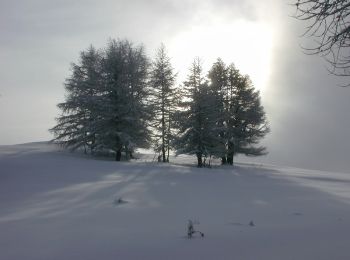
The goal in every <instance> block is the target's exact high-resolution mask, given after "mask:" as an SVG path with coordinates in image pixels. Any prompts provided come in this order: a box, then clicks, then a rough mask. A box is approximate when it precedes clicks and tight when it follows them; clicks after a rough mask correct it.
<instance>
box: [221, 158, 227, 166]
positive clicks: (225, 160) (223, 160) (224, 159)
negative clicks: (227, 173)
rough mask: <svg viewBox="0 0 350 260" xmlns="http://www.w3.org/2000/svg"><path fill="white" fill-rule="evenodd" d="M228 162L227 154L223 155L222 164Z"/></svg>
mask: <svg viewBox="0 0 350 260" xmlns="http://www.w3.org/2000/svg"><path fill="white" fill-rule="evenodd" d="M226 163H227V159H226V156H223V157H221V164H226Z"/></svg>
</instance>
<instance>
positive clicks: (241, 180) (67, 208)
mask: <svg viewBox="0 0 350 260" xmlns="http://www.w3.org/2000/svg"><path fill="white" fill-rule="evenodd" d="M152 158H153V156H152V155H148V156H144V157H142V159H139V160H137V161H135V162H130V163H127V162H121V163H116V162H114V161H108V160H97V159H92V158H89V157H84V156H81V155H76V154H71V153H68V152H64V151H60V150H59V149H57V148H56V147H55V146H53V145H47V144H44V143H32V144H26V145H16V146H0V259H4V260H15V259H16V260H18V259H26V260H39V259H43V260H44V259H45V260H47V259H57V260H58V259H59V260H62V259H65V260H69V259H75V260H76V259H84V260H87V259H91V260H97V259H104V260H108V259H113V260H115V259H143V260H144V259H152V260H156V259H239V260H241V259H247V260H248V259H249V260H255V259H259V260H262V259H266V260H273V259H276V260H287V259H298V260H301V259H308V260H309V259H315V260H316V259H317V260H322V259H325V260H326V259H327V260H330V259H331V260H336V259H344V260H346V259H350V174H345V173H344V174H341V173H328V172H319V171H310V170H301V169H295V168H281V167H276V166H263V165H249V164H238V165H237V166H235V167H234V168H232V167H214V168H212V169H207V168H205V169H198V168H196V167H190V166H183V165H180V163H181V162H183V161H186V163H187V164H188V163H189V162H193V163H194V162H195V160H194V159H193V158H191V157H180V158H177V159H176V160H175V161H176V164H165V165H164V164H158V163H155V162H147V161H151V160H152ZM187 164H186V165H187ZM118 199H121V200H122V203H118ZM189 219H192V220H195V221H196V222H197V223H199V224H197V225H196V226H195V228H197V229H198V230H200V231H202V232H204V234H205V237H204V238H201V237H195V238H194V239H188V238H187V237H186V229H187V222H188V220H189ZM251 221H252V222H253V223H254V226H251V225H249V223H250V222H251Z"/></svg>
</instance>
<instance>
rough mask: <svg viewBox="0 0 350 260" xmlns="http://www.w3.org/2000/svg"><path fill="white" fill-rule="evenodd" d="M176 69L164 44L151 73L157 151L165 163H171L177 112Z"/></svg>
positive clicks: (153, 120) (158, 52)
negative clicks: (173, 123)
mask: <svg viewBox="0 0 350 260" xmlns="http://www.w3.org/2000/svg"><path fill="white" fill-rule="evenodd" d="M175 78H176V75H175V74H174V69H173V67H172V66H171V63H170V58H169V57H168V55H167V53H166V49H165V46H164V44H162V45H161V46H160V48H159V49H158V50H157V53H156V57H155V60H154V61H153V64H152V69H151V72H150V86H151V88H152V100H151V103H152V108H153V119H152V126H153V128H154V130H155V132H154V134H153V135H154V143H155V150H156V151H158V152H161V157H162V161H163V162H169V151H170V140H171V135H172V117H173V113H174V111H175V102H176V99H175V96H176V95H175V88H174V84H175Z"/></svg>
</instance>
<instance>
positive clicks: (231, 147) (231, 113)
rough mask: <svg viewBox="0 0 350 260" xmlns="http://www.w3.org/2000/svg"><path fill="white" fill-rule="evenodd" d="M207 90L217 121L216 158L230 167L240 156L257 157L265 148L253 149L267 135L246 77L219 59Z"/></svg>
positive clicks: (256, 94)
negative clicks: (210, 96) (235, 157)
mask: <svg viewBox="0 0 350 260" xmlns="http://www.w3.org/2000/svg"><path fill="white" fill-rule="evenodd" d="M208 77H209V79H210V89H211V91H212V93H213V96H214V97H215V105H214V106H213V111H212V113H213V114H214V118H216V128H217V134H218V140H219V147H222V149H219V150H218V153H217V154H216V156H217V157H220V158H221V162H222V164H226V163H228V164H231V165H232V164H233V157H234V155H237V154H239V153H241V154H245V155H248V156H258V155H263V154H265V153H266V148H265V147H262V146H258V147H257V146H256V145H257V144H258V143H259V141H260V139H261V138H262V137H264V136H265V135H266V133H268V132H269V127H268V123H267V120H266V116H265V112H264V108H263V107H262V105H261V102H260V94H259V92H258V91H256V90H255V89H254V87H253V84H252V82H251V81H250V79H249V77H248V76H242V75H241V74H240V72H239V70H238V69H236V68H235V66H234V65H233V64H231V65H229V66H226V65H225V63H224V62H223V61H222V60H221V59H218V60H217V61H216V62H215V63H214V64H213V66H212V68H211V70H210V71H209V74H208Z"/></svg>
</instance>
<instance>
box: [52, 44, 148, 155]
mask: <svg viewBox="0 0 350 260" xmlns="http://www.w3.org/2000/svg"><path fill="white" fill-rule="evenodd" d="M148 65H149V64H148V60H147V58H146V55H145V53H144V50H143V48H142V47H134V46H133V45H132V43H131V42H129V41H127V40H124V41H121V40H118V41H116V40H110V42H109V44H108V46H107V48H106V49H105V50H102V51H96V50H95V49H94V48H93V47H90V49H89V50H88V51H86V52H82V53H81V57H80V62H79V63H78V64H73V65H72V71H73V73H72V75H71V76H70V77H69V78H68V79H67V80H66V84H65V86H66V90H67V92H68V94H67V97H66V101H65V102H64V103H61V104H59V105H58V107H59V108H60V109H61V110H62V115H61V116H60V117H59V118H58V119H57V121H58V124H57V125H56V126H55V127H54V128H52V129H51V131H52V132H53V133H54V134H55V139H54V141H59V142H60V143H62V144H63V145H64V146H66V147H69V148H71V149H73V150H74V149H77V148H80V147H86V146H89V147H90V148H91V150H96V151H101V150H112V151H114V152H115V153H116V160H117V161H119V160H120V159H121V154H122V152H123V151H124V152H125V153H126V156H127V157H130V156H132V152H133V150H134V148H135V147H136V146H138V147H146V146H147V145H148V144H149V141H150V132H149V129H148V125H147V124H148V121H149V119H150V109H149V105H148V103H147V99H148V96H149V90H148V88H147V73H148Z"/></svg>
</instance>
